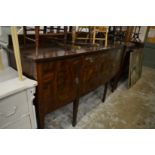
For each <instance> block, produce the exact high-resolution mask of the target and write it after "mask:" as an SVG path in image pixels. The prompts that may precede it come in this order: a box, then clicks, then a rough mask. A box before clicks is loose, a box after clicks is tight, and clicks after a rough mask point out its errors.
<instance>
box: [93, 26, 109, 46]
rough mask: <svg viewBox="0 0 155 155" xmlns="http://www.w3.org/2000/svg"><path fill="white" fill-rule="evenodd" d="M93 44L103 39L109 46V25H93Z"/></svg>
mask: <svg viewBox="0 0 155 155" xmlns="http://www.w3.org/2000/svg"><path fill="white" fill-rule="evenodd" d="M92 31H93V44H95V43H96V41H97V40H99V41H103V42H104V46H105V47H107V46H108V27H107V26H94V27H93V30H92Z"/></svg>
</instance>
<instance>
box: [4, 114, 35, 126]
mask: <svg viewBox="0 0 155 155" xmlns="http://www.w3.org/2000/svg"><path fill="white" fill-rule="evenodd" d="M31 128H32V126H31V121H30V117H29V116H25V117H23V118H21V119H20V120H17V121H16V122H12V123H11V124H9V125H8V126H6V127H5V129H31Z"/></svg>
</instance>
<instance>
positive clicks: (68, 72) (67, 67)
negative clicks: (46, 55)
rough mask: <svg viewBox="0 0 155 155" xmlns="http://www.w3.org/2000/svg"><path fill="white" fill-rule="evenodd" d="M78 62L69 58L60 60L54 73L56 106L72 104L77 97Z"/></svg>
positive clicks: (76, 59)
mask: <svg viewBox="0 0 155 155" xmlns="http://www.w3.org/2000/svg"><path fill="white" fill-rule="evenodd" d="M79 67H80V60H79V59H78V58H71V59H66V60H61V61H59V62H58V64H57V71H56V94H57V96H56V102H57V105H58V106H62V105H64V104H66V103H69V102H72V101H73V100H74V99H75V98H76V96H77V88H78V84H79V76H78V71H79Z"/></svg>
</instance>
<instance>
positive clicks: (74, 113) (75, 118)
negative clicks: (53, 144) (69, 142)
mask: <svg viewBox="0 0 155 155" xmlns="http://www.w3.org/2000/svg"><path fill="white" fill-rule="evenodd" d="M78 106H79V98H77V99H75V100H74V102H73V122H72V126H75V125H76V123H77V113H78Z"/></svg>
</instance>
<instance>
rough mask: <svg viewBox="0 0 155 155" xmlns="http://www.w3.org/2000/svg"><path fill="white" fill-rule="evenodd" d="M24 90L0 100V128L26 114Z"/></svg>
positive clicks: (26, 106) (26, 104)
mask: <svg viewBox="0 0 155 155" xmlns="http://www.w3.org/2000/svg"><path fill="white" fill-rule="evenodd" d="M28 112H29V110H28V103H27V94H26V91H23V92H20V93H17V94H14V95H11V96H8V97H7V98H4V99H1V100H0V128H3V127H4V126H5V125H7V124H9V123H11V122H14V121H15V120H16V119H19V118H20V117H22V116H23V115H25V114H28Z"/></svg>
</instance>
